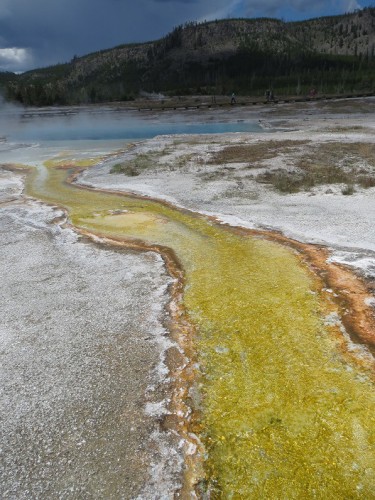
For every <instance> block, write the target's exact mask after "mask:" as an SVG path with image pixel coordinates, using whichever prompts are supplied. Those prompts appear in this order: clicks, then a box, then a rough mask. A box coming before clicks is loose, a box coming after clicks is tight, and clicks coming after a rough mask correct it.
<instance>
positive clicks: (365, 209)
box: [0, 99, 375, 499]
mask: <svg viewBox="0 0 375 500" xmlns="http://www.w3.org/2000/svg"><path fill="white" fill-rule="evenodd" d="M197 116H199V119H200V120H202V119H207V120H208V119H211V120H212V119H214V120H215V119H220V118H222V119H228V118H229V119H241V120H242V119H256V120H260V123H261V124H262V126H263V127H264V133H262V134H225V135H222V136H206V137H204V138H202V137H197V138H194V137H191V136H182V137H179V138H176V137H173V136H169V137H157V138H155V139H152V140H149V141H144V142H142V143H139V144H138V145H137V148H136V150H135V152H148V151H155V150H158V151H160V152H162V151H163V150H165V148H167V149H169V153H168V155H167V158H166V160H165V162H164V164H160V163H155V165H154V167H153V168H149V169H147V170H145V171H144V172H143V173H142V174H141V175H139V176H138V177H127V176H125V175H113V174H109V170H110V168H111V165H112V164H113V163H114V162H118V161H121V159H122V158H121V157H117V158H116V159H115V160H113V161H112V162H111V161H106V162H104V163H102V164H100V165H99V166H98V167H95V168H93V169H89V170H88V171H86V172H85V173H84V174H83V175H82V176H81V178H80V182H82V183H88V184H90V185H95V186H98V187H105V188H111V189H116V190H124V191H133V192H137V193H142V194H147V195H150V196H153V197H155V198H163V199H168V200H170V201H172V202H173V203H175V204H176V205H180V206H184V207H187V208H190V209H192V210H196V211H200V212H204V213H209V214H213V215H216V216H218V217H219V218H220V219H221V220H222V221H224V222H228V223H231V224H234V225H242V226H247V227H261V228H271V229H277V230H280V231H282V232H284V233H285V234H286V235H288V236H291V237H294V238H297V239H300V240H302V241H312V242H319V243H324V244H327V245H328V246H330V247H331V248H332V258H334V259H336V260H341V261H343V262H347V263H351V265H353V266H355V267H356V268H359V269H363V270H364V271H365V272H366V273H367V274H368V275H369V276H374V274H375V258H374V254H375V232H374V231H375V229H374V224H373V221H374V220H375V218H374V215H375V211H374V210H375V201H374V200H375V191H374V189H369V190H361V191H357V192H356V193H355V194H354V195H353V196H343V195H342V194H341V189H340V186H338V187H334V188H332V187H329V188H327V187H321V188H319V189H315V190H314V191H312V192H310V193H299V194H294V195H279V194H277V193H276V192H274V191H273V190H271V189H270V188H268V187H266V186H262V185H260V184H258V183H255V182H254V181H253V180H251V179H250V178H247V177H246V176H245V175H244V174H243V172H244V170H243V165H231V166H234V167H235V170H234V171H232V173H231V175H223V176H221V177H218V178H217V177H215V176H213V177H212V178H210V175H207V174H210V173H212V172H213V171H214V170H215V167H214V166H212V165H208V166H205V165H204V164H203V162H202V161H200V159H199V157H200V156H201V158H202V159H203V160H204V159H205V158H207V157H209V155H210V154H211V152H212V151H215V150H217V149H219V148H220V147H223V146H224V145H226V144H229V143H238V142H241V143H243V142H248V143H252V142H257V141H262V140H270V139H272V138H274V139H275V140H286V139H301V140H302V139H311V140H313V141H316V142H317V143H318V142H321V141H326V140H327V141H329V140H335V141H337V140H342V141H345V142H347V141H356V142H357V141H361V140H363V141H366V142H369V141H374V134H373V133H371V131H373V130H374V127H375V120H374V100H373V99H367V100H352V101H347V102H346V101H340V102H337V103H319V104H315V103H309V104H302V105H296V104H291V105H280V106H270V107H266V108H265V107H262V108H257V107H256V108H248V107H246V108H234V109H230V110H228V109H225V110H223V109H219V110H213V111H210V112H208V113H204V112H201V111H199V112H198V111H189V112H188V113H186V114H185V117H184V119H185V120H186V119H187V118H186V117H188V118H189V117H190V118H189V119H195V117H197ZM153 119H155V115H153ZM162 119H168V116H167V115H163V118H162ZM358 125H360V126H365V127H367V128H368V130H369V132H368V133H358V132H353V133H342V134H341V135H340V134H338V133H334V134H333V133H332V132H330V131H329V129H332V127H337V126H341V127H342V126H346V127H348V126H349V127H353V126H358ZM100 147H101V146H99V148H100ZM76 149H79V148H78V146H77V147H76ZM103 152H108V151H107V150H106V149H105V148H104V150H103ZM0 153H3V154H2V155H1V157H0V160H1V161H3V162H4V163H5V162H12V161H18V162H23V163H28V164H33V165H37V164H38V163H40V161H42V159H47V158H50V157H51V156H53V155H54V154H55V153H56V149H55V150H53V148H51V150H47V149H44V150H40V151H38V154H37V155H36V156H33V154H31V153H32V151H31V150H30V149H28V148H24V147H21V146H14V145H10V144H7V143H1V144H0ZM190 153H194V159H192V160H191V161H188V162H182V163H181V161H180V159H181V157H184V156H186V155H189V154H190ZM98 154H99V153H98ZM131 154H133V153H132V152H131V151H130V152H129V153H127V156H124V157H123V158H125V157H129V155H131ZM182 165H183V166H182ZM265 166H266V168H275V167H280V166H281V167H283V168H284V167H285V168H287V167H288V158H282V157H280V158H278V159H277V160H275V159H272V160H270V161H269V162H268V163H267V164H266V165H265ZM22 189H23V182H22V178H21V177H19V176H18V175H15V174H12V173H10V172H5V171H2V170H1V169H0V278H1V287H0V318H1V321H0V352H1V364H0V376H1V380H2V383H1V388H0V420H1V434H0V450H1V451H0V476H1V481H0V497H1V498H11V499H29V498H43V499H44V498H52V499H53V498H98V499H99V498H140V499H153V498H172V495H173V491H174V490H175V488H176V486H177V485H178V483H179V481H180V475H181V471H182V468H183V464H182V457H181V450H180V446H181V443H180V442H179V440H178V437H177V436H175V435H173V434H171V433H168V432H165V431H162V432H161V431H160V429H159V424H158V421H159V418H160V415H162V414H163V412H164V411H165V405H166V403H165V400H166V399H167V398H168V385H167V382H168V381H167V379H166V377H167V375H168V374H167V371H166V368H165V366H164V364H163V358H164V353H165V349H167V348H168V347H169V346H170V345H171V343H170V340H168V335H167V332H166V331H165V329H164V327H163V319H164V306H165V304H166V301H167V300H168V297H167V286H168V283H169V281H170V278H169V277H168V276H167V275H166V273H165V268H164V266H163V263H162V261H161V260H160V258H159V257H158V256H156V255H154V254H151V253H147V254H142V255H138V254H132V253H129V252H117V251H113V250H109V249H106V248H103V247H100V246H95V245H93V244H92V243H88V242H86V241H85V240H83V239H79V238H77V236H76V235H75V234H74V233H73V232H72V231H71V230H69V229H64V228H63V227H62V226H61V223H56V222H53V220H54V219H55V218H56V217H57V216H59V217H60V216H62V215H63V214H62V213H61V212H60V211H59V210H57V209H53V208H51V207H47V206H45V205H43V204H40V203H37V202H34V201H31V200H26V199H25V198H23V196H22Z"/></svg>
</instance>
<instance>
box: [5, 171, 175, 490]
mask: <svg viewBox="0 0 375 500" xmlns="http://www.w3.org/2000/svg"><path fill="white" fill-rule="evenodd" d="M22 187H23V186H22V179H21V178H20V177H19V176H18V175H15V174H12V173H10V172H5V171H2V170H0V277H1V287H0V318H1V322H0V353H1V363H0V378H1V386H0V421H1V433H0V477H1V480H0V498H4V499H5V498H6V499H17V500H18V499H30V498H40V499H42V498H43V499H46V498H49V499H53V498H97V499H103V498H135V497H137V496H139V497H140V498H150V499H151V498H156V497H157V496H158V495H159V496H160V498H161V497H162V496H164V495H165V492H167V491H173V489H174V488H175V487H176V485H178V483H179V480H180V474H181V469H182V458H181V453H180V451H179V439H178V437H177V436H175V435H173V434H172V433H168V432H165V431H163V433H162V434H161V432H160V430H159V422H158V420H159V418H158V415H153V414H152V413H151V414H148V415H147V414H146V412H145V408H146V405H147V404H150V405H152V404H154V405H158V406H160V407H161V408H163V400H164V399H165V398H167V397H168V393H167V385H166V379H165V376H166V374H167V370H166V367H165V366H164V363H163V360H164V353H165V349H167V348H168V347H169V346H170V345H171V344H172V343H171V341H169V340H168V338H167V337H166V335H167V332H166V331H165V329H164V327H163V320H164V314H165V313H164V307H165V304H166V301H167V300H168V297H167V286H168V284H169V282H170V278H169V277H168V276H167V275H166V273H165V268H164V265H163V262H162V260H161V258H160V257H159V256H158V255H155V254H153V253H146V254H141V255H140V254H131V253H129V252H120V251H112V250H109V249H106V248H101V247H98V246H95V245H93V244H92V243H88V242H87V241H85V240H83V239H80V238H78V237H77V235H76V234H75V233H73V232H72V231H71V230H70V229H64V228H63V227H62V226H61V224H56V223H54V222H53V220H54V219H55V218H56V217H61V216H63V214H62V212H61V211H60V210H58V209H53V208H51V207H47V206H45V205H42V204H40V203H37V202H34V201H31V200H24V199H23V198H22V195H21V192H22ZM161 413H163V411H162V412H161ZM161 435H162V438H161V437H160V436H161ZM154 470H157V472H158V473H157V474H153V471H154Z"/></svg>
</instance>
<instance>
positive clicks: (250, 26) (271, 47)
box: [0, 8, 375, 105]
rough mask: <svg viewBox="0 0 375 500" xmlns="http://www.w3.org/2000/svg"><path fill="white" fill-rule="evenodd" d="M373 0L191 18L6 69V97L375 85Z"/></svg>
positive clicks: (55, 100) (33, 100)
mask: <svg viewBox="0 0 375 500" xmlns="http://www.w3.org/2000/svg"><path fill="white" fill-rule="evenodd" d="M374 52H375V8H366V9H363V10H360V11H357V12H355V13H351V14H346V15H342V16H332V17H324V18H318V19H312V20H308V21H303V22H283V21H281V20H276V19H227V20H220V21H213V22H208V23H202V24H197V23H188V24H186V25H184V26H179V27H177V28H175V29H174V30H173V31H172V32H171V33H170V34H168V35H167V36H166V37H164V38H162V39H160V40H157V41H153V42H148V43H144V44H132V45H123V46H119V47H115V48H113V49H108V50H103V51H100V52H96V53H92V54H89V55H87V56H84V57H75V58H73V59H72V61H70V62H69V63H66V64H60V65H56V66H53V67H49V68H43V69H37V70H34V71H29V72H27V73H24V74H22V75H9V74H5V75H4V74H3V75H1V77H0V85H2V86H3V87H4V92H5V94H6V97H7V98H8V99H10V100H15V101H19V102H22V103H24V104H27V105H30V104H36V105H51V104H72V103H92V102H103V101H126V100H131V99H134V98H135V97H137V96H138V95H139V92H140V91H145V92H162V93H165V94H169V95H182V94H184V95H187V94H197V93H198V94H215V95H219V94H228V93H231V92H232V91H235V92H236V93H238V94H247V95H263V94H264V91H265V89H266V88H272V89H273V91H274V93H276V94H283V95H290V94H293V95H299V94H302V95H303V94H306V93H308V91H309V89H311V88H315V89H316V91H317V92H319V93H334V94H340V93H343V92H372V91H373V90H374V89H375V54H374Z"/></svg>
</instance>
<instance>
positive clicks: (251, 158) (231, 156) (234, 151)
mask: <svg viewBox="0 0 375 500" xmlns="http://www.w3.org/2000/svg"><path fill="white" fill-rule="evenodd" d="M308 142H309V141H292V140H288V141H266V142H259V143H257V144H239V145H235V146H227V147H225V148H223V149H222V150H221V151H218V152H217V153H215V154H213V155H212V158H211V160H210V162H209V163H211V164H216V165H217V164H219V165H220V164H223V163H249V162H251V163H255V162H259V161H262V160H267V159H270V158H275V157H276V156H278V155H279V154H282V153H287V152H290V151H291V149H292V148H296V147H300V146H303V145H304V144H307V143H308Z"/></svg>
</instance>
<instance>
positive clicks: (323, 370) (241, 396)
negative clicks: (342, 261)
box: [28, 168, 375, 499]
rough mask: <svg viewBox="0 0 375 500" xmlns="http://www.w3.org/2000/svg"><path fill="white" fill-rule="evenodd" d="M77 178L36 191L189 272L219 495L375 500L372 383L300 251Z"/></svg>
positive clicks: (58, 175)
mask: <svg viewBox="0 0 375 500" xmlns="http://www.w3.org/2000/svg"><path fill="white" fill-rule="evenodd" d="M69 173H70V172H69V171H63V170H59V169H55V168H48V169H47V168H44V169H42V168H41V169H39V171H35V172H34V173H33V175H32V176H30V178H29V180H28V192H29V194H31V195H33V196H35V197H37V198H40V199H41V200H43V201H46V202H49V203H53V204H57V205H61V206H64V207H65V208H66V209H67V210H68V212H69V217H70V219H71V221H72V223H73V224H74V225H76V226H78V227H81V228H85V229H88V230H90V231H92V232H96V233H100V234H103V235H107V236H112V237H117V238H118V237H122V238H127V239H129V238H130V239H132V238H134V239H137V240H139V239H141V240H143V241H144V242H145V243H148V244H159V245H163V246H167V247H170V248H172V249H173V250H174V252H175V254H176V255H177V257H178V258H179V260H180V262H181V264H182V266H183V268H184V270H185V277H186V286H185V294H184V301H185V306H186V308H187V311H188V313H189V316H190V318H191V321H192V322H193V323H194V324H195V325H196V327H197V338H196V339H195V343H196V348H197V352H198V360H199V364H200V368H201V372H202V376H201V380H200V385H201V392H202V395H203V398H202V400H203V403H202V408H201V410H202V436H201V437H202V439H203V442H204V445H205V447H206V450H207V457H206V467H207V485H208V486H207V488H208V489H209V490H210V492H211V497H212V498H287V499H293V498H322V499H323V498H324V499H330V498H332V499H333V498H366V499H367V498H375V496H374V494H373V491H374V479H375V472H374V466H375V463H374V457H373V449H374V448H373V447H374V441H375V435H374V434H375V432H374V425H373V424H374V410H375V398H374V393H373V386H372V384H371V383H370V381H368V380H367V379H366V378H365V377H363V375H362V374H361V373H360V372H359V371H358V370H357V368H356V367H355V366H350V365H348V364H347V363H346V362H344V361H343V360H342V358H341V357H340V354H339V353H338V351H337V350H336V346H335V344H334V341H333V340H331V339H330V337H329V335H328V333H327V331H326V330H325V328H324V325H323V322H322V319H321V310H320V304H319V298H318V296H317V294H316V293H315V291H314V283H313V281H312V279H311V277H310V275H309V274H308V273H307V271H306V270H305V269H304V268H303V267H302V266H301V264H300V262H299V260H298V259H297V257H296V256H295V255H294V254H293V252H292V251H291V250H289V249H286V248H284V247H282V246H280V245H278V244H276V243H272V242H268V241H264V240H261V239H256V238H253V237H246V236H241V235H238V234H236V233H234V232H231V231H230V230H228V229H226V228H223V227H220V226H218V225H216V224H214V223H212V222H210V221H208V220H206V219H205V218H203V217H200V216H194V215H193V214H190V213H187V212H183V211H178V210H174V209H173V208H171V207H169V206H167V205H165V204H160V203H157V202H155V201H151V200H144V199H137V198H135V197H129V196H123V195H117V194H107V193H101V192H95V191H90V190H85V189H80V188H78V187H77V186H74V185H69V184H67V183H66V182H65V178H66V177H67V175H69Z"/></svg>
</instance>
